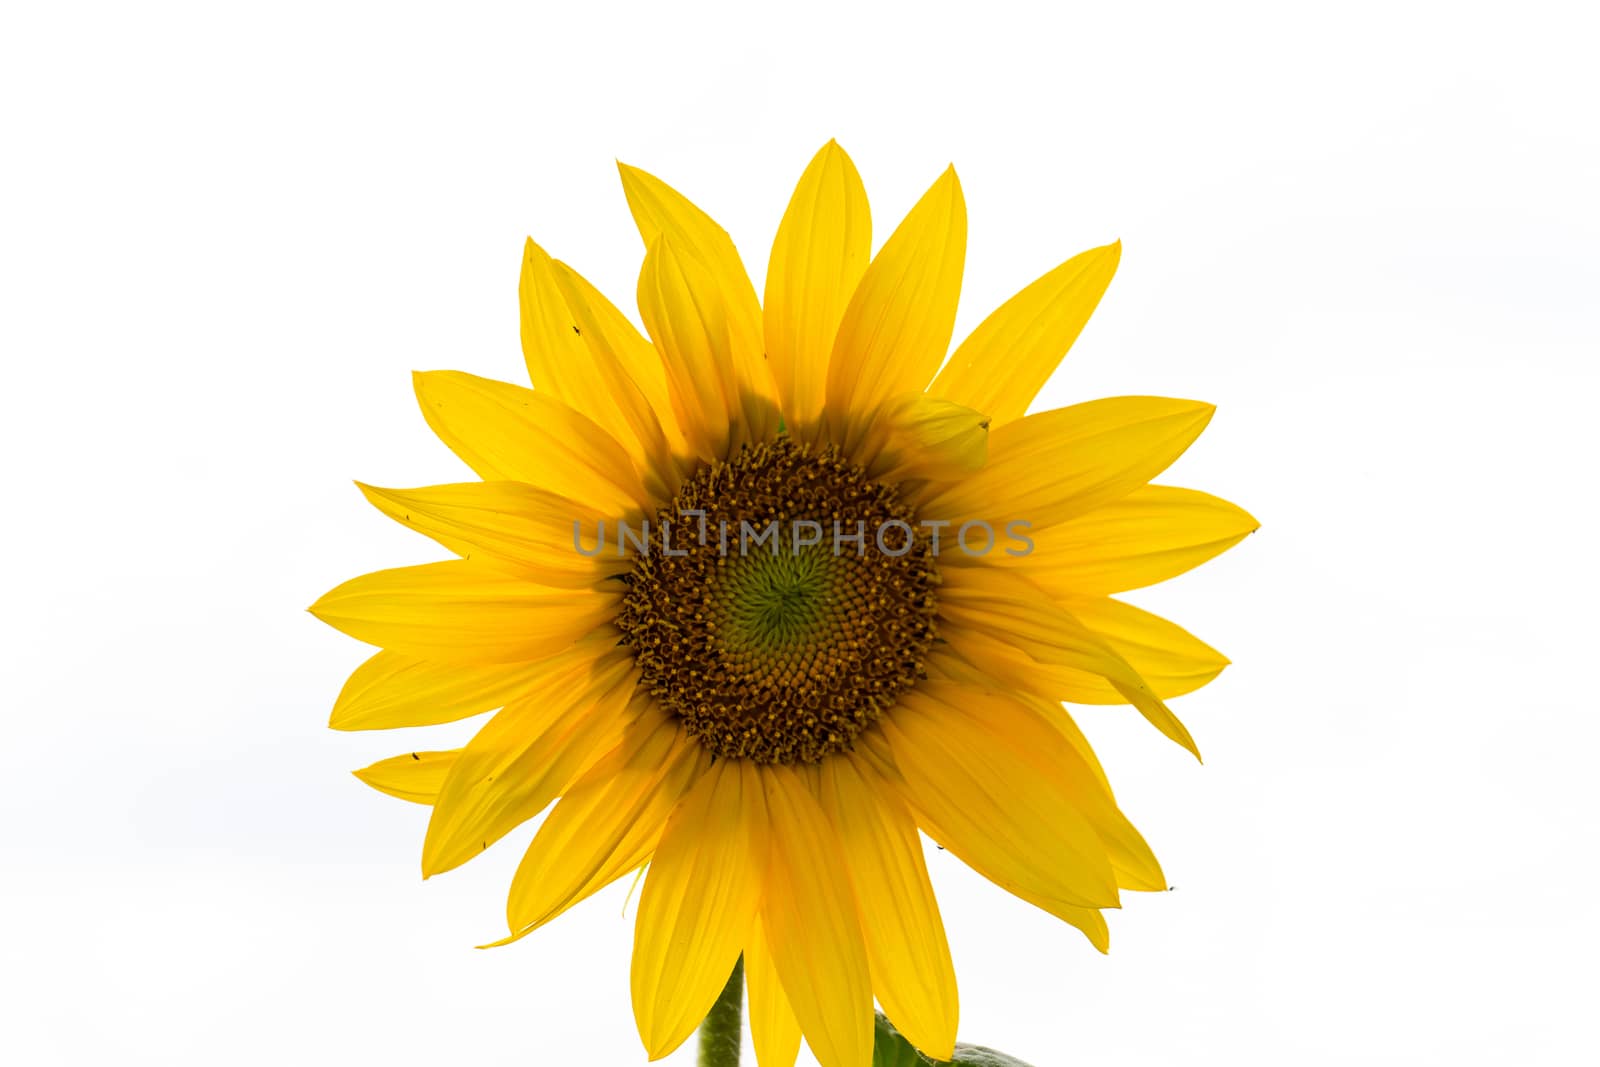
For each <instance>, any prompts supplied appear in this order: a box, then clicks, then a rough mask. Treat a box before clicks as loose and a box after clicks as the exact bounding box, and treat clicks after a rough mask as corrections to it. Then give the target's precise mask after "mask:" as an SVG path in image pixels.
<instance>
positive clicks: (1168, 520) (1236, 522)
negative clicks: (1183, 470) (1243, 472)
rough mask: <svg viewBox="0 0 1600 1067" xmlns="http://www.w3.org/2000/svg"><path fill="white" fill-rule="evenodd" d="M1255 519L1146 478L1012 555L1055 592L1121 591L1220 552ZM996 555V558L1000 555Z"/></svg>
mask: <svg viewBox="0 0 1600 1067" xmlns="http://www.w3.org/2000/svg"><path fill="white" fill-rule="evenodd" d="M1259 525H1260V523H1258V522H1257V521H1256V520H1255V518H1254V517H1253V516H1251V515H1250V513H1249V512H1247V511H1245V510H1244V509H1243V508H1240V507H1236V506H1235V505H1233V504H1230V503H1228V502H1227V501H1226V500H1222V499H1219V498H1217V497H1214V496H1210V495H1208V494H1206V493H1200V492H1196V491H1195V490H1193V489H1178V488H1174V487H1172V486H1166V485H1146V486H1143V487H1141V488H1138V489H1135V490H1134V491H1133V492H1131V493H1129V494H1128V495H1127V496H1125V497H1123V498H1122V499H1121V500H1115V501H1112V502H1111V503H1109V504H1106V505H1105V506H1103V507H1099V508H1096V509H1094V510H1093V511H1090V512H1089V513H1087V514H1085V515H1080V516H1078V517H1077V518H1075V519H1072V520H1070V521H1068V522H1064V523H1061V524H1060V525H1058V526H1053V527H1050V528H1049V529H1046V530H1038V531H1034V532H1033V533H1032V534H1031V535H1030V536H1031V537H1032V539H1033V541H1034V547H1033V550H1032V551H1031V552H1030V553H1028V555H1026V556H1023V557H1020V558H1017V559H1015V560H1014V561H1011V560H1006V562H1014V565H1015V566H1016V567H1018V568H1019V569H1021V570H1022V571H1024V572H1025V573H1026V574H1027V575H1028V577H1029V579H1031V580H1032V581H1033V582H1034V583H1035V584H1037V585H1038V586H1039V587H1040V588H1041V589H1043V590H1045V591H1046V592H1048V593H1050V594H1052V595H1055V596H1083V595H1093V594H1096V593H1121V592H1126V591H1127V590H1129V589H1139V588H1142V587H1144V586H1147V585H1154V584H1155V583H1157V582H1163V581H1166V580H1167V579H1168V578H1173V577H1176V576H1177V575H1179V574H1182V573H1184V572H1185V571H1187V570H1190V569H1192V568H1194V567H1198V566H1199V565H1200V564H1202V563H1204V562H1205V561H1206V560H1208V559H1211V558H1212V557H1213V556H1217V555H1221V554H1222V553H1223V552H1225V551H1227V550H1228V549H1230V548H1232V547H1233V546H1234V545H1236V544H1238V543H1239V542H1240V541H1242V540H1244V538H1245V537H1247V536H1249V535H1250V534H1251V533H1253V532H1254V531H1255V530H1256V528H1257V527H1258V526H1259ZM997 558H999V557H997Z"/></svg>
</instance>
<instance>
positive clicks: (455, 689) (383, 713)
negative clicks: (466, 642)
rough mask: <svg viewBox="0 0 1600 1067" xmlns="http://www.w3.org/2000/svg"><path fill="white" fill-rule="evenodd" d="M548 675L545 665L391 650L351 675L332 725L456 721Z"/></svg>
mask: <svg viewBox="0 0 1600 1067" xmlns="http://www.w3.org/2000/svg"><path fill="white" fill-rule="evenodd" d="M542 671H543V666H542V664H539V663H491V664H485V665H464V664H459V663H432V662H429V661H428V660H421V659H417V658H415V657H413V656H406V655H402V654H401V653H399V652H390V651H388V650H387V649H386V650H384V651H381V652H378V653H377V654H375V655H374V656H373V657H372V658H371V659H369V660H367V661H366V662H365V663H363V664H362V665H361V666H359V667H357V668H356V669H355V671H354V673H352V674H351V675H350V678H349V680H348V681H346V682H345V684H344V688H343V689H342V690H340V692H339V699H338V700H336V701H335V702H334V705H333V714H332V715H331V716H330V717H329V719H328V725H329V726H331V727H332V728H333V729H335V730H393V729H396V728H398V727H403V726H436V725H438V724H439V723H445V722H455V721H456V720H457V719H465V718H467V717H469V716H472V715H477V714H479V713H480V712H485V711H489V710H491V709H493V708H498V707H501V706H503V705H504V704H505V702H506V701H508V700H510V699H512V698H513V697H516V696H519V695H521V694H522V693H524V692H526V691H527V690H528V687H529V686H531V685H532V684H533V683H534V680H535V679H537V678H538V677H539V675H540V674H541V673H542Z"/></svg>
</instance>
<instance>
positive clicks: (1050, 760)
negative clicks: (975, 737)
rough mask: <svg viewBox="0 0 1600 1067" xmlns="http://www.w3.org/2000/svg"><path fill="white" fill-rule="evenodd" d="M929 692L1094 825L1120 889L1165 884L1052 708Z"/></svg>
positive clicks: (996, 696)
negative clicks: (1057, 721)
mask: <svg viewBox="0 0 1600 1067" xmlns="http://www.w3.org/2000/svg"><path fill="white" fill-rule="evenodd" d="M929 685H930V686H931V688H930V695H933V696H935V697H936V698H937V699H939V700H940V701H942V703H943V704H944V706H945V707H948V708H951V709H954V710H955V711H956V713H957V714H958V715H961V716H964V717H965V718H966V719H968V720H970V722H971V723H972V724H973V726H974V728H975V729H978V730H981V731H982V732H984V733H986V734H987V735H989V736H990V737H992V738H993V739H995V740H996V741H997V742H999V743H1000V744H1001V745H1002V746H1003V747H1004V748H1005V749H1006V751H1008V752H1009V753H1010V754H1011V757H1012V758H1013V759H1020V760H1022V761H1024V762H1025V763H1026V764H1027V765H1029V766H1031V767H1032V768H1033V770H1034V771H1035V772H1036V773H1038V774H1040V775H1043V776H1044V778H1045V780H1046V781H1047V782H1048V783H1049V785H1050V786H1051V787H1053V788H1054V789H1055V790H1056V792H1057V793H1058V794H1059V796H1060V798H1061V799H1063V800H1065V801H1066V802H1067V803H1069V804H1070V805H1072V807H1073V808H1074V809H1075V810H1076V811H1077V812H1078V813H1079V814H1080V815H1082V816H1083V818H1084V820H1085V821H1087V822H1088V824H1089V825H1090V826H1091V827H1093V828H1094V832H1095V834H1096V836H1098V837H1099V839H1100V843H1101V845H1102V846H1103V847H1104V849H1105V854H1106V858H1107V859H1108V860H1110V862H1111V868H1112V870H1113V871H1114V872H1115V873H1116V875H1117V885H1118V886H1120V887H1122V888H1124V889H1139V890H1145V891H1160V890H1165V889H1166V888H1167V882H1166V878H1165V876H1163V875H1162V873H1161V865H1160V864H1159V863H1158V862H1157V861H1156V857H1155V854H1154V853H1153V852H1151V851H1150V846H1149V845H1147V844H1146V843H1145V840H1144V838H1143V837H1142V836H1141V835H1140V834H1139V831H1138V830H1136V829H1134V827H1133V824H1132V823H1130V822H1129V821H1128V819H1127V817H1126V816H1124V815H1123V814H1122V812H1121V810H1120V809H1119V808H1118V807H1117V805H1116V802H1115V801H1114V800H1112V798H1111V794H1110V793H1109V792H1107V791H1106V790H1105V789H1104V788H1102V786H1101V782H1100V778H1099V776H1098V775H1097V774H1096V772H1095V770H1094V768H1092V767H1091V766H1090V765H1089V763H1088V761H1086V760H1085V759H1084V758H1083V756H1082V755H1081V754H1080V753H1079V752H1078V749H1077V748H1076V747H1075V746H1074V745H1073V744H1072V742H1071V741H1070V740H1068V738H1067V736H1066V735H1065V734H1064V733H1063V731H1062V730H1061V728H1060V727H1059V726H1058V725H1056V724H1055V723H1053V722H1052V721H1051V719H1052V718H1054V717H1055V715H1054V710H1053V709H1049V708H1040V706H1039V705H1038V704H1037V703H1036V702H1030V701H1027V700H1025V699H1022V698H1019V697H1016V696H1013V695H1011V694H1008V693H1001V692H998V691H995V690H986V689H983V688H979V687H977V686H972V685H959V684H952V683H949V682H938V683H929Z"/></svg>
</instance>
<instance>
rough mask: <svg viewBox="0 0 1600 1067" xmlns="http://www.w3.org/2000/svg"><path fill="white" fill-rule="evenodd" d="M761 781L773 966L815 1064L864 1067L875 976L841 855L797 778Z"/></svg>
mask: <svg viewBox="0 0 1600 1067" xmlns="http://www.w3.org/2000/svg"><path fill="white" fill-rule="evenodd" d="M761 778H762V781H763V782H764V783H765V785H766V792H767V811H768V817H769V818H770V819H771V827H772V828H771V842H772V854H771V862H770V866H769V868H768V870H767V882H766V896H765V899H764V901H763V903H762V906H761V913H762V921H763V922H764V924H765V928H766V935H767V943H768V946H769V947H770V948H771V950H772V959H773V963H774V965H775V966H776V968H777V971H778V974H779V976H780V977H781V978H782V980H783V989H784V993H785V995H786V996H787V998H788V1001H789V1006H790V1008H792V1009H793V1011H794V1014H795V1018H797V1019H799V1020H800V1029H801V1031H802V1032H803V1033H804V1034H805V1037H806V1044H807V1045H809V1046H810V1047H811V1051H812V1053H813V1054H815V1055H816V1057H817V1062H818V1063H820V1064H821V1065H822V1067H866V1065H867V1064H868V1063H869V1062H870V1060H871V1058H872V977H871V971H870V970H869V967H868V964H867V954H866V945H865V942H864V941H863V939H862V933H861V925H860V923H859V922H858V920H857V918H856V916H857V906H856V899H855V894H854V891H853V890H852V889H851V887H850V877H849V874H848V869H847V867H846V861H845V857H844V852H843V850H842V849H841V848H840V846H839V841H838V837H837V835H836V834H835V833H834V830H833V827H832V826H831V825H829V823H828V820H827V817H826V816H825V815H824V814H823V812H822V809H821V808H820V807H819V806H818V803H817V799H816V797H815V796H814V795H813V794H812V791H811V787H810V786H809V785H808V784H807V782H806V780H805V778H803V777H802V776H801V774H800V773H798V772H797V771H795V770H794V768H792V767H788V766H781V765H776V766H769V767H763V768H762V769H761ZM874 918H875V919H876V917H874Z"/></svg>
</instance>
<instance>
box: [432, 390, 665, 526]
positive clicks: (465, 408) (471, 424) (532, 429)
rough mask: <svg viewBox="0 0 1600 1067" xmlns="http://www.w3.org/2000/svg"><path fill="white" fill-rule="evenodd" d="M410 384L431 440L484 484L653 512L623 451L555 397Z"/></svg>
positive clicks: (600, 506)
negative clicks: (445, 447) (543, 491)
mask: <svg viewBox="0 0 1600 1067" xmlns="http://www.w3.org/2000/svg"><path fill="white" fill-rule="evenodd" d="M413 383H414V385H415V387H416V392H417V402H418V403H419V404H420V405H421V407H422V415H423V417H424V418H426V419H427V420H428V425H429V426H430V427H432V428H433V432H434V433H436V434H438V435H439V439H440V440H441V441H443V442H444V443H445V444H446V445H448V446H449V447H450V450H451V451H452V452H454V453H455V454H456V455H458V456H460V457H461V459H462V461H463V462H464V463H466V465H467V466H469V467H471V468H472V469H473V470H474V471H475V472H476V473H477V475H478V477H480V478H482V479H483V480H485V481H491V482H496V481H512V482H526V483H527V484H529V485H534V486H538V487H539V488H541V489H547V490H549V491H550V492H552V493H556V494H559V495H560V496H564V497H570V498H571V499H573V500H577V501H580V502H582V503H584V504H587V505H589V506H590V507H593V508H596V509H598V510H601V511H606V512H611V513H617V512H620V511H623V510H626V509H627V508H629V507H630V506H638V507H641V508H644V509H646V510H647V511H650V510H654V504H653V502H652V500H651V497H650V494H649V493H647V492H646V491H645V487H644V482H643V480H642V479H641V478H640V476H639V472H638V470H637V469H636V468H635V467H634V464H633V460H632V459H631V458H629V454H628V451H627V449H625V448H623V447H622V446H621V445H620V444H618V443H617V439H616V438H614V437H612V436H611V435H610V434H608V433H606V432H605V431H604V430H602V429H601V428H600V427H599V426H597V425H596V424H595V423H594V421H593V420H591V419H588V418H585V417H584V416H582V415H580V414H579V413H578V412H576V411H574V410H573V409H572V408H570V407H568V406H567V405H565V404H563V403H561V401H559V400H557V399H556V398H555V397H553V396H550V395H547V394H545V393H535V392H534V391H533V390H532V389H524V388H522V387H521V386H518V385H509V384H507V383H505V382H497V381H493V380H492V379H489V378H479V377H477V376H476V375H472V374H464V373H462V372H460V371H419V372H418V373H417V374H415V375H414V376H413Z"/></svg>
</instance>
